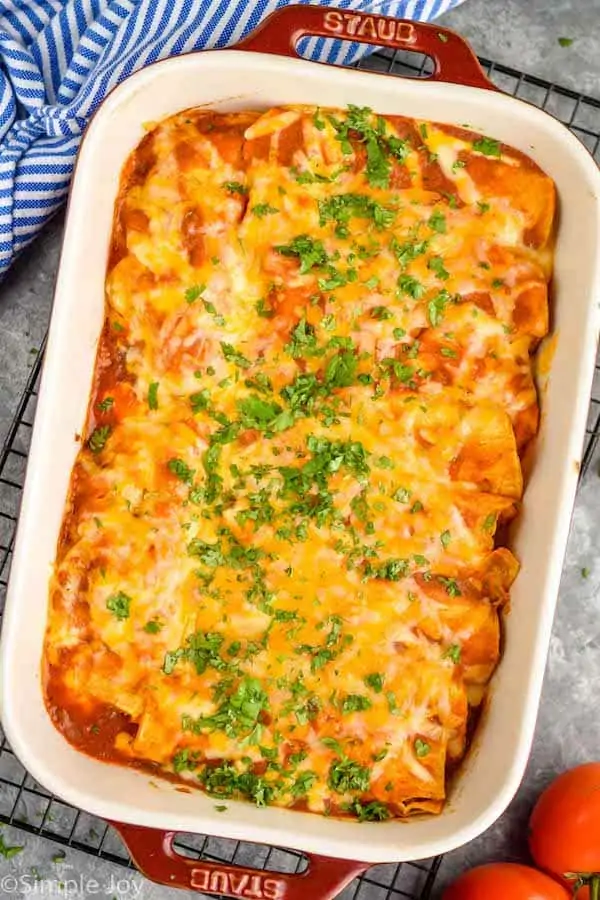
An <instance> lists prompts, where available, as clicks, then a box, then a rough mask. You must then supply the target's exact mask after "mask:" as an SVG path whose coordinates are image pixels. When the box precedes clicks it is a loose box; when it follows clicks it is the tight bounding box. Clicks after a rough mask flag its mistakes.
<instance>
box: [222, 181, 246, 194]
mask: <svg viewBox="0 0 600 900" xmlns="http://www.w3.org/2000/svg"><path fill="white" fill-rule="evenodd" d="M223 187H224V188H225V190H226V191H229V193H230V194H241V195H242V197H244V196H245V195H246V194H247V193H248V188H247V187H246V185H244V184H242V183H241V182H240V181H224V182H223Z"/></svg>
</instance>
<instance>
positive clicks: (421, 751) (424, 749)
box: [415, 738, 431, 759]
mask: <svg viewBox="0 0 600 900" xmlns="http://www.w3.org/2000/svg"><path fill="white" fill-rule="evenodd" d="M430 750H431V747H430V746H429V744H428V743H427V741H423V740H421V738H416V740H415V753H416V754H417V756H418V757H419V759H422V758H423V757H424V756H428V755H429V752H430Z"/></svg>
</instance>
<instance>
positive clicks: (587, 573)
mask: <svg viewBox="0 0 600 900" xmlns="http://www.w3.org/2000/svg"><path fill="white" fill-rule="evenodd" d="M581 577H582V578H589V577H590V570H589V569H588V568H587V567H586V566H584V567H583V569H582V570H581Z"/></svg>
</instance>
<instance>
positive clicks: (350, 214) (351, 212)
mask: <svg viewBox="0 0 600 900" xmlns="http://www.w3.org/2000/svg"><path fill="white" fill-rule="evenodd" d="M351 218H357V219H371V220H372V222H373V223H374V225H375V227H376V228H387V227H389V226H390V225H391V224H392V222H393V221H394V219H395V218H396V214H395V212H394V211H393V210H391V209H388V208H387V207H385V206H383V205H382V204H381V203H378V202H377V201H376V200H373V199H372V198H371V197H367V196H366V195H365V194H337V195H336V196H334V197H329V198H328V199H327V200H320V201H319V224H320V225H326V224H327V222H335V223H336V228H335V233H336V235H337V236H338V237H348V235H349V233H350V231H349V228H348V223H349V222H350V219H351Z"/></svg>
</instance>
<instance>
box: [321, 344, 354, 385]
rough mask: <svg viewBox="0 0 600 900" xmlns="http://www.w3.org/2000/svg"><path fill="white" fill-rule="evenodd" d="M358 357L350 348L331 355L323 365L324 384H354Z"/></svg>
mask: <svg viewBox="0 0 600 900" xmlns="http://www.w3.org/2000/svg"><path fill="white" fill-rule="evenodd" d="M357 365H358V359H357V357H356V355H355V354H354V353H353V352H352V351H351V350H341V351H340V352H339V353H336V354H334V356H332V357H331V359H330V360H329V362H328V363H327V366H326V367H325V384H326V385H327V387H329V388H343V387H350V385H352V384H354V379H355V375H356V368H357Z"/></svg>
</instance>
